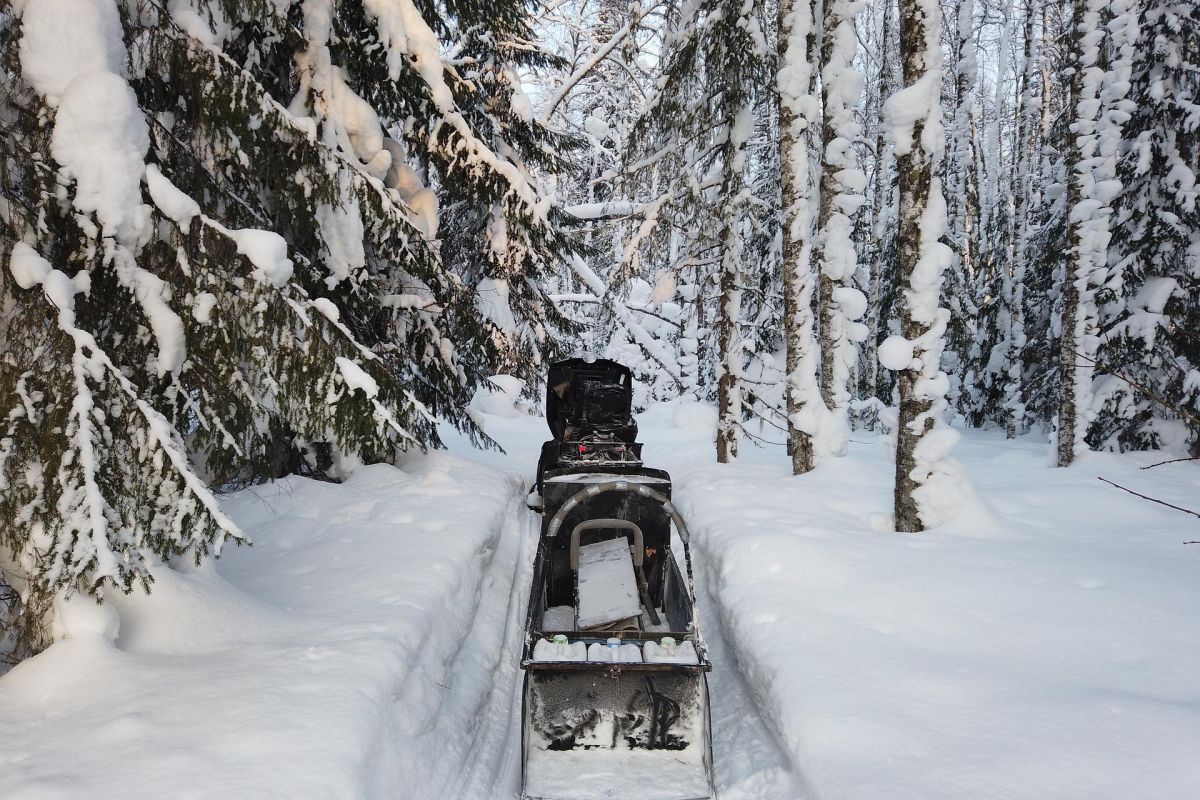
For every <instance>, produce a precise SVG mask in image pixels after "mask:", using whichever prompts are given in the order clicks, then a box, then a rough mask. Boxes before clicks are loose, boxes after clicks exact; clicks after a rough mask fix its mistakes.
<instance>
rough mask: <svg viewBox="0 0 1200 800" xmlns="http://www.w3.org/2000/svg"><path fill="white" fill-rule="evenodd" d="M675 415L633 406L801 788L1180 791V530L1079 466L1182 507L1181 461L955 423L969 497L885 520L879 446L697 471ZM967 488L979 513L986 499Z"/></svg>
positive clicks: (1199, 739) (1184, 711)
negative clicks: (933, 514) (827, 458)
mask: <svg viewBox="0 0 1200 800" xmlns="http://www.w3.org/2000/svg"><path fill="white" fill-rule="evenodd" d="M674 413H676V412H674V410H673V409H672V408H671V407H659V408H655V409H652V410H651V412H650V413H648V414H645V415H643V416H642V417H641V418H640V427H641V430H642V432H643V434H644V438H645V439H646V448H645V454H646V457H647V459H648V462H650V463H653V464H654V465H655V466H663V467H666V468H667V469H669V470H671V472H672V475H673V477H674V479H675V493H674V497H675V500H676V502H677V503H678V505H679V506H680V508H681V509H682V511H683V513H684V515H685V516H686V517H687V519H688V520H689V523H690V525H691V526H692V532H693V540H694V541H695V543H696V549H697V554H696V558H697V562H698V570H699V572H700V573H701V574H700V576H699V579H700V580H702V581H707V583H708V586H707V590H708V591H709V592H710V593H711V594H712V596H713V598H714V604H715V607H716V611H717V614H716V618H715V619H714V618H713V616H709V617H708V618H706V619H705V620H703V621H702V624H703V625H704V626H705V629H706V630H708V631H709V632H710V636H711V635H713V633H712V629H713V627H714V626H715V625H718V624H719V625H720V627H721V629H722V630H723V633H724V637H725V639H727V640H728V643H729V646H730V649H731V650H732V651H733V653H734V655H735V656H736V658H737V661H738V663H739V665H740V667H741V669H742V672H743V676H744V677H745V679H746V681H747V684H748V686H749V689H750V694H751V696H753V697H754V698H755V700H756V705H757V707H758V708H759V709H760V710H761V711H762V712H763V714H764V716H765V717H766V718H767V720H768V723H769V726H770V727H771V728H772V729H773V730H774V731H775V732H776V733H777V735H778V737H779V740H780V742H781V746H782V747H783V749H784V750H785V751H786V752H787V755H788V759H789V761H790V763H791V765H792V767H793V769H794V770H796V771H797V772H798V773H800V774H801V776H802V777H803V783H804V784H806V785H807V786H808V787H809V792H808V794H809V795H811V796H812V797H821V798H835V799H836V800H868V799H869V800H878V799H879V798H888V800H908V799H909V798H911V799H912V800H918V799H919V800H939V799H941V798H944V799H945V800H961V799H962V798H970V797H996V798H1029V800H1032V799H1033V798H1048V797H1053V798H1056V800H1064V799H1067V798H1079V800H1085V798H1086V799H1088V800H1092V799H1094V798H1124V797H1154V798H1156V799H1158V800H1187V798H1194V797H1200V761H1197V760H1196V758H1195V757H1194V754H1195V752H1196V751H1197V749H1198V748H1200V686H1198V685H1197V682H1196V680H1195V675H1196V672H1197V668H1198V667H1200V621H1198V620H1197V618H1196V615H1195V614H1194V613H1193V611H1194V609H1195V608H1196V607H1197V605H1198V604H1200V584H1198V583H1197V581H1196V574H1197V568H1198V566H1200V550H1197V548H1196V546H1184V545H1183V544H1182V543H1181V542H1182V540H1184V539H1197V538H1200V525H1197V524H1195V521H1194V520H1191V521H1189V518H1188V517H1186V516H1185V515H1182V514H1179V513H1178V512H1174V511H1170V510H1169V509H1162V508H1158V507H1155V506H1153V505H1151V504H1149V503H1146V502H1145V501H1141V500H1138V499H1137V498H1135V497H1132V496H1130V495H1126V494H1123V493H1121V492H1119V491H1117V490H1115V489H1112V488H1111V487H1108V486H1105V485H1104V484H1102V483H1101V482H1100V481H1098V480H1096V476H1097V475H1104V476H1106V477H1109V478H1111V479H1113V480H1115V481H1117V482H1118V483H1121V484H1123V485H1127V486H1130V487H1131V488H1137V489H1139V490H1141V491H1146V492H1148V493H1150V494H1153V495H1155V496H1158V497H1162V498H1163V499H1164V500H1167V501H1168V502H1174V503H1177V504H1179V505H1184V506H1188V505H1191V506H1194V505H1195V497H1197V496H1200V468H1197V467H1196V466H1195V465H1194V464H1180V465H1168V466H1164V467H1158V468H1156V469H1155V470H1153V471H1150V472H1143V471H1140V470H1139V469H1138V467H1139V466H1141V465H1143V464H1146V463H1150V461H1151V460H1154V458H1153V454H1145V455H1141V456H1114V455H1103V456H1102V455H1091V456H1089V457H1087V458H1086V459H1085V460H1084V461H1083V462H1082V463H1080V464H1079V465H1077V466H1076V467H1075V468H1072V469H1051V468H1048V467H1046V466H1045V464H1046V458H1045V453H1046V447H1047V445H1046V444H1045V442H1044V441H1041V440H1033V439H1022V440H1018V441H1016V442H1007V441H1006V440H1005V439H1004V438H1003V435H1002V434H1000V435H994V434H983V433H978V432H971V433H967V434H964V436H963V438H962V440H961V442H960V444H959V445H958V446H957V450H956V453H957V456H958V460H959V462H960V463H961V464H962V467H963V468H964V469H965V471H966V472H967V473H968V474H969V476H970V480H971V484H972V485H973V486H974V487H975V490H976V491H977V492H978V496H976V495H975V494H974V493H971V496H970V497H969V499H968V501H967V505H966V506H965V507H964V508H963V509H962V510H961V511H960V513H959V515H958V517H957V518H956V520H955V521H954V522H953V523H951V524H949V525H946V526H943V527H941V528H938V529H935V530H933V531H929V532H927V533H922V534H897V533H891V532H887V530H888V529H889V528H890V527H891V526H890V516H889V515H890V512H891V492H892V470H893V467H892V464H891V461H890V458H891V456H890V449H889V448H890V446H891V444H890V442H889V441H888V440H887V439H886V438H884V437H874V436H871V435H870V434H867V433H866V432H864V431H858V432H856V433H855V434H854V441H852V443H851V445H850V449H849V454H848V456H847V457H846V458H844V459H836V460H833V461H831V462H829V463H827V464H824V465H822V466H820V467H818V469H817V470H816V471H815V472H813V473H810V474H808V475H806V476H802V477H799V478H794V477H790V476H788V474H787V460H786V456H785V455H784V454H783V452H782V448H774V449H769V450H764V449H759V448H754V447H745V448H743V449H744V451H745V452H744V453H743V454H742V455H743V457H742V459H741V460H740V462H739V463H738V464H733V465H725V466H718V465H716V464H714V463H712V462H713V455H712V443H711V438H710V437H709V436H708V435H704V434H703V433H701V432H700V431H694V432H692V431H687V432H683V431H680V430H679V429H678V428H675V429H668V427H667V425H668V420H669V419H670V418H671V416H672V415H673V414H674ZM980 497H982V498H985V499H986V504H985V502H984V500H981V499H980ZM714 674H715V673H714Z"/></svg>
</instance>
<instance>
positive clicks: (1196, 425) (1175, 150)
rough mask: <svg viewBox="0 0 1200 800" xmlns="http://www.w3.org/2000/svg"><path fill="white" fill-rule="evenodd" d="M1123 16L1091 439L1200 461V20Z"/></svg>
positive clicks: (1194, 16) (1175, 8)
mask: <svg viewBox="0 0 1200 800" xmlns="http://www.w3.org/2000/svg"><path fill="white" fill-rule="evenodd" d="M1114 7H1115V8H1116V10H1117V11H1118V14H1117V16H1116V18H1115V20H1114V29H1115V30H1116V32H1117V34H1119V35H1121V36H1123V37H1125V38H1124V40H1123V41H1128V39H1129V38H1130V37H1134V36H1136V43H1135V45H1134V46H1133V47H1132V48H1131V49H1132V53H1131V55H1132V58H1131V63H1130V64H1129V67H1128V68H1129V81H1130V85H1131V89H1130V92H1129V101H1130V102H1129V103H1128V108H1129V113H1130V116H1129V119H1128V121H1127V122H1125V123H1124V132H1123V136H1122V138H1123V140H1124V143H1123V145H1122V149H1121V153H1120V161H1119V163H1118V166H1117V178H1118V180H1119V181H1120V183H1121V186H1122V190H1121V194H1120V195H1119V196H1118V197H1117V199H1116V201H1115V203H1114V208H1115V215H1114V223H1113V228H1114V233H1115V235H1114V236H1113V238H1112V242H1111V245H1110V247H1109V251H1108V259H1109V263H1110V265H1111V268H1112V276H1111V278H1110V280H1109V281H1108V283H1107V284H1106V288H1107V292H1106V294H1105V295H1104V297H1103V298H1102V299H1103V300H1105V301H1106V302H1105V303H1104V305H1103V321H1102V325H1103V332H1102V336H1101V343H1100V348H1099V351H1098V354H1097V361H1098V371H1099V373H1100V375H1099V376H1098V377H1097V380H1096V388H1095V394H1096V405H1097V414H1096V418H1095V420H1094V421H1093V422H1092V424H1091V428H1090V430H1089V432H1088V441H1089V443H1091V444H1092V445H1093V446H1095V447H1098V448H1105V449H1119V450H1129V449H1153V448H1161V447H1174V448H1181V449H1183V448H1190V449H1191V451H1192V452H1193V453H1198V452H1200V338H1198V337H1197V331H1200V245H1198V244H1197V243H1198V242H1200V208H1198V204H1197V194H1198V193H1197V178H1198V177H1200V175H1198V173H1200V145H1198V144H1197V142H1198V138H1197V131H1200V110H1198V107H1197V106H1196V104H1195V98H1196V97H1197V95H1198V92H1200V67H1198V63H1200V57H1198V55H1197V54H1200V14H1198V13H1197V11H1196V8H1195V7H1194V5H1191V4H1187V3H1172V2H1162V1H1161V0H1155V1H1154V2H1148V3H1139V4H1133V3H1129V2H1121V3H1119V4H1115V5H1114Z"/></svg>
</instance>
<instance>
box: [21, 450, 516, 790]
mask: <svg viewBox="0 0 1200 800" xmlns="http://www.w3.org/2000/svg"><path fill="white" fill-rule="evenodd" d="M517 488H518V487H517V485H516V484H515V482H513V481H512V480H511V479H510V478H507V477H506V476H504V475H503V474H501V473H499V472H496V471H494V470H491V469H487V468H484V467H482V466H479V465H477V464H472V463H470V462H466V461H463V460H461V459H457V458H454V457H452V456H449V455H446V454H444V453H441V454H439V453H434V454H431V455H429V456H421V457H415V458H414V460H413V461H412V462H410V464H409V465H408V466H407V469H406V471H400V470H398V469H396V468H393V467H388V466H382V465H380V466H373V467H366V468H363V469H361V470H360V471H359V472H357V473H356V474H355V475H354V476H353V477H352V478H351V479H350V480H349V481H348V482H347V483H345V484H343V485H335V484H329V483H321V482H316V481H310V480H304V479H298V478H290V479H287V480H282V481H278V482H275V483H272V484H269V485H266V486H261V487H256V488H253V489H248V490H246V491H243V492H240V493H238V494H235V495H232V496H230V497H228V498H227V499H226V502H225V504H224V505H225V508H226V509H227V510H228V511H229V512H230V513H231V514H232V516H233V517H234V518H235V519H236V520H237V521H238V523H239V524H241V525H242V526H244V527H245V528H246V529H247V530H249V531H252V532H253V536H254V540H255V545H254V547H253V548H240V549H237V550H236V551H233V552H227V553H226V556H225V557H224V558H223V559H221V561H220V562H219V563H217V565H216V568H215V570H214V569H213V568H210V567H209V566H207V565H206V567H204V568H202V569H199V570H195V569H189V570H186V571H184V572H173V571H169V570H159V571H157V572H156V575H157V576H158V580H157V582H156V583H155V586H154V591H153V593H152V594H151V595H150V596H148V597H147V596H141V595H137V596H133V597H129V598H121V599H119V600H118V601H117V602H116V603H115V604H114V606H115V608H116V609H117V610H119V612H120V622H119V627H118V626H117V624H116V620H115V616H116V615H115V614H113V615H112V617H108V616H106V615H97V613H96V611H97V609H98V607H96V606H95V605H93V604H90V603H88V604H86V605H81V606H80V607H79V608H78V609H76V611H77V612H78V613H73V614H71V615H69V618H70V619H71V620H72V621H73V628H72V630H71V631H70V634H71V635H70V636H69V638H67V639H65V640H63V641H61V642H59V643H57V644H55V645H54V646H52V647H51V648H50V649H49V650H47V651H46V652H44V653H42V654H41V655H39V656H37V657H36V658H33V659H31V660H29V661H26V662H25V663H23V664H21V665H19V666H18V667H16V668H15V669H13V670H12V671H11V672H9V673H8V674H6V675H4V676H2V677H0V736H2V737H3V739H4V741H5V742H6V743H7V744H6V745H5V747H4V748H3V749H2V750H0V796H3V797H38V798H57V797H62V798H66V797H88V798H103V797H113V798H115V797H121V798H162V797H182V796H187V797H213V798H218V797H219V798H233V797H236V798H266V797H280V798H284V797H286V798H314V800H315V799H317V798H320V799H321V800H326V799H327V798H363V797H387V798H395V797H437V796H441V790H440V787H441V785H442V784H443V783H445V782H449V781H451V780H453V779H455V778H456V777H457V776H456V774H452V773H454V772H455V770H456V768H458V767H461V765H462V761H461V760H460V761H454V762H451V761H447V760H444V759H443V761H442V762H439V760H438V759H439V756H441V755H442V754H443V753H445V752H447V751H448V750H451V749H452V747H450V746H449V745H447V741H448V740H449V739H450V738H451V732H452V731H454V728H455V727H458V728H460V730H458V731H457V732H456V733H457V735H459V736H460V737H462V738H464V739H469V737H468V736H467V733H466V730H467V729H469V728H470V727H471V725H472V724H474V723H473V721H472V718H471V716H470V715H471V713H473V712H474V711H476V710H477V709H478V706H479V705H480V704H481V696H482V695H484V694H486V684H483V683H482V682H479V683H480V685H478V686H472V687H468V688H469V691H468V690H467V689H464V688H463V687H462V682H463V681H466V680H468V679H469V678H471V676H472V675H473V674H475V673H477V672H483V673H484V674H490V672H491V671H493V670H494V669H496V666H497V665H496V663H495V661H496V660H499V659H501V658H502V656H501V654H500V651H499V649H498V648H495V647H494V646H489V647H481V648H478V649H474V650H473V649H471V648H470V647H468V645H470V644H471V643H472V642H474V641H475V640H476V639H478V638H479V637H478V634H477V632H476V634H474V635H473V633H472V622H473V620H474V618H475V616H476V615H477V614H478V613H480V612H479V610H478V609H477V607H476V606H477V603H478V601H479V597H480V593H481V592H482V591H483V589H482V588H481V584H483V583H484V580H483V573H484V571H485V569H487V568H488V567H489V564H491V563H492V562H493V561H494V559H495V556H494V552H495V551H496V549H497V546H498V542H499V541H500V540H501V538H502V537H503V536H508V537H511V538H515V536H516V535H515V534H514V532H513V531H512V530H511V528H508V527H506V525H505V520H508V519H515V518H516V516H515V515H516V512H515V509H514V507H513V506H512V504H511V502H510V501H513V500H514V498H515V497H516V496H517ZM510 580H511V576H510ZM105 610H106V611H111V609H108V608H107V607H106V609H105ZM489 624H492V623H491V621H490V618H489ZM500 627H501V629H502V628H503V626H502V625H501V626H500ZM114 635H116V637H117V638H116V641H115V644H114V643H113V642H112V637H113V636H114ZM489 658H490V659H492V661H490V662H489V661H488V659H489ZM464 659H469V660H470V661H471V662H472V663H464V661H463V660H464ZM474 662H478V665H477V666H475V665H473V663H474ZM505 666H507V665H505ZM451 686H453V687H454V690H455V691H453V692H452V691H450V689H449V688H448V687H451ZM451 698H455V699H456V700H457V702H458V703H460V704H461V706H460V707H452V706H451V704H449V703H448V702H447V701H448V700H449V699H451Z"/></svg>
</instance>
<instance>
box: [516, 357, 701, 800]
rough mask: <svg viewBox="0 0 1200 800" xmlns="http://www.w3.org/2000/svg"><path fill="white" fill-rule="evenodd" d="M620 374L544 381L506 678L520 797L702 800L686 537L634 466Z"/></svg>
mask: <svg viewBox="0 0 1200 800" xmlns="http://www.w3.org/2000/svg"><path fill="white" fill-rule="evenodd" d="M632 400H633V383H632V376H631V374H630V371H629V370H628V369H627V368H626V367H624V366H622V365H620V364H618V363H616V362H614V361H608V360H602V359H595V358H588V357H577V358H572V359H567V360H565V361H559V362H557V363H555V364H553V365H552V366H551V367H550V370H549V377H548V389H547V393H546V420H547V422H548V423H549V426H550V431H551V433H552V435H553V438H552V439H551V440H550V441H548V442H546V443H545V445H544V446H543V447H542V454H541V458H540V460H539V462H538V472H537V481H536V487H535V490H534V492H532V493H531V495H530V498H531V502H530V506H531V508H534V509H535V510H538V511H540V513H541V515H542V525H541V537H540V540H539V544H538V550H537V555H536V558H535V561H534V566H533V581H532V586H531V590H530V596H529V608H528V614H527V617H526V625H525V645H524V651H523V654H522V659H521V668H522V669H523V670H524V671H525V681H524V692H523V698H522V704H523V705H522V735H521V740H522V741H521V745H522V755H523V763H522V773H521V774H522V790H521V796H522V798H523V800H594V799H595V798H621V799H622V800H701V798H712V797H714V788H713V768H712V742H711V730H710V720H709V702H708V681H707V673H708V672H709V671H711V669H712V664H711V663H710V661H709V658H708V653H707V651H706V649H705V646H704V640H703V639H702V638H701V636H700V632H699V630H698V629H697V624H696V612H695V608H696V604H695V593H694V590H693V585H692V568H691V558H690V554H689V551H688V529H687V525H686V523H685V522H684V520H683V518H682V516H680V514H679V511H678V510H677V509H676V508H675V506H674V505H672V503H671V477H670V475H669V474H667V473H666V472H665V471H663V470H660V469H652V468H649V467H646V466H644V465H643V463H642V458H641V455H642V445H641V444H640V443H638V442H637V441H636V437H637V425H636V423H635V422H634V420H633V415H632V409H631V406H632Z"/></svg>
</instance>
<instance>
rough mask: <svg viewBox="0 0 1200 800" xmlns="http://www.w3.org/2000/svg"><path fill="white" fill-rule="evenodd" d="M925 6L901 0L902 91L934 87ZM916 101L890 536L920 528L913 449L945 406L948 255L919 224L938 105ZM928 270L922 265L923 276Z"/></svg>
mask: <svg viewBox="0 0 1200 800" xmlns="http://www.w3.org/2000/svg"><path fill="white" fill-rule="evenodd" d="M925 6H926V4H925V3H923V2H922V0H900V58H901V62H902V64H903V68H904V84H905V86H906V87H911V86H913V85H914V84H918V83H920V82H922V81H923V80H925V79H926V78H927V76H929V77H931V78H932V79H933V83H934V85H937V84H938V83H939V81H938V80H937V77H938V73H939V72H940V69H941V64H940V61H941V55H940V49H939V48H938V47H937V46H936V42H937V40H938V33H939V32H938V27H939V19H938V15H937V14H934V15H933V17H932V18H929V17H927V16H926V13H925V11H926V8H925ZM934 7H935V8H936V6H934ZM931 73H932V75H931ZM905 100H907V101H908V102H913V101H912V100H909V99H908V98H905ZM916 102H922V101H916ZM923 102H926V103H927V104H928V105H927V107H926V108H925V109H922V110H924V111H925V114H924V115H919V116H918V118H917V120H916V122H915V123H913V126H912V129H911V131H909V132H908V133H910V134H911V136H908V135H905V136H904V137H903V139H904V141H897V142H896V154H897V166H898V170H899V187H900V226H899V227H900V230H899V236H900V239H899V270H900V281H901V286H902V289H903V291H902V292H901V298H902V299H901V318H900V335H901V336H903V337H904V338H905V339H907V340H908V341H909V342H910V343H911V344H912V345H913V356H914V359H913V361H914V364H915V365H917V366H916V367H915V368H914V367H913V366H910V367H909V368H906V369H903V370H900V373H899V376H898V378H899V381H898V382H899V387H900V419H899V425H898V430H897V441H896V487H895V497H894V500H895V517H896V530H897V531H921V530H924V529H925V527H926V521H925V520H924V519H923V518H922V514H921V508H920V504H919V502H918V497H917V494H916V492H917V490H918V489H920V488H921V487H922V486H923V485H924V481H925V480H926V479H928V477H929V474H930V472H931V469H932V464H931V463H930V462H931V459H934V458H935V457H934V456H931V455H930V454H928V453H920V452H919V451H918V445H919V444H920V443H921V442H922V440H923V439H924V438H925V437H926V436H927V435H928V434H929V433H930V432H931V431H932V430H933V427H934V424H935V422H936V418H937V416H938V413H939V412H940V411H941V410H942V409H944V407H945V395H944V389H938V388H934V387H935V385H937V384H939V383H942V382H944V380H945V376H944V374H942V373H941V372H940V363H939V362H940V359H941V351H942V347H943V337H944V335H945V327H946V321H947V319H948V318H949V313H948V312H946V311H945V310H944V309H941V308H939V307H938V298H939V297H940V291H941V279H942V269H944V264H945V262H946V261H948V260H949V259H950V258H951V257H952V256H951V254H950V253H949V252H948V250H946V248H945V246H944V245H942V244H940V243H939V242H938V238H939V237H940V236H941V234H942V233H944V231H942V230H939V229H938V227H939V226H937V225H933V224H931V223H930V222H929V221H927V220H926V219H924V218H925V217H926V214H927V212H928V211H929V209H930V205H931V203H936V204H938V205H939V206H940V207H941V214H937V213H935V214H933V215H931V216H932V217H935V218H936V217H939V216H944V212H945V201H944V199H943V198H942V196H941V185H940V183H939V182H938V181H937V179H936V178H935V177H934V157H935V153H937V152H939V150H940V148H938V147H929V146H928V145H927V143H925V142H924V141H923V134H924V132H925V127H926V122H927V121H928V120H930V119H933V120H934V121H935V122H936V120H937V117H938V116H939V115H940V107H939V102H940V100H939V98H938V97H937V96H936V95H935V96H933V97H929V98H928V99H927V100H925V101H923ZM909 113H911V109H909ZM914 116H917V115H914ZM935 193H936V194H935ZM934 210H935V212H936V211H937V209H934ZM940 227H944V225H942V226H940ZM924 259H929V262H930V263H940V264H941V265H942V266H941V268H940V269H939V270H938V272H936V273H934V274H933V275H918V271H917V270H918V264H919V262H921V261H923V260H924ZM928 269H929V267H928V266H925V271H926V272H928ZM939 379H940V380H939Z"/></svg>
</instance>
